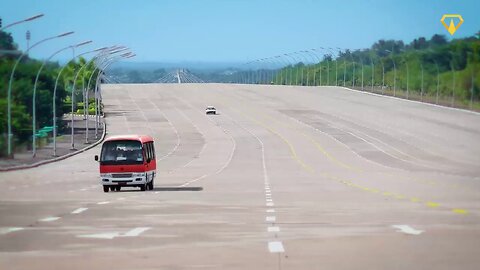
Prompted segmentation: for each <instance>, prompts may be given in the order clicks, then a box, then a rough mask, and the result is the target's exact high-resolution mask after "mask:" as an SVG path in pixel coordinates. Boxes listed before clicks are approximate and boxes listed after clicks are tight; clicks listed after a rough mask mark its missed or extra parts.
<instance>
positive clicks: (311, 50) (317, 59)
mask: <svg viewBox="0 0 480 270" xmlns="http://www.w3.org/2000/svg"><path fill="white" fill-rule="evenodd" d="M313 51H314V49H310V50H306V51H305V52H307V53H308V54H309V55H313V57H314V58H315V59H316V61H317V63H318V64H319V65H320V85H321V83H322V66H321V62H322V60H321V59H320V57H318V55H316V54H315V53H314V52H313ZM315 65H316V63H315V60H314V61H313V86H317V81H316V78H315V77H316V74H317V72H316V70H315Z"/></svg>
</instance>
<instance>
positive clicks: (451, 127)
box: [0, 84, 480, 270]
mask: <svg viewBox="0 0 480 270" xmlns="http://www.w3.org/2000/svg"><path fill="white" fill-rule="evenodd" d="M103 97H104V103H105V109H106V122H107V132H108V135H116V134H126V133H143V134H150V135H152V136H153V137H154V138H155V140H156V142H155V143H156V151H157V153H156V154H157V161H158V164H159V165H158V166H159V167H158V175H157V178H156V179H155V189H154V190H153V191H147V192H140V191H138V190H136V189H130V190H122V191H121V192H109V193H104V192H103V191H102V188H101V186H100V184H99V179H98V178H99V177H98V176H99V172H98V164H97V163H96V162H95V161H94V159H93V156H94V155H95V154H99V150H100V147H96V148H94V149H92V150H89V151H87V152H85V153H83V154H80V155H77V156H74V157H72V158H69V159H67V160H64V161H61V162H58V163H55V164H49V165H45V166H42V167H39V168H35V169H30V170H24V171H15V172H9V173H1V174H0V183H1V184H2V188H1V190H0V269H9V270H10V269H49V270H50V269H69V270H73V269H116V270H121V269H125V270H127V269H129V270H130V269H295V270H297V269H436V270H439V269H472V270H473V269H478V268H479V265H480V178H479V177H480V166H479V164H480V115H478V114H474V113H468V112H464V111H458V110H452V109H448V108H440V107H435V106H431V105H425V104H419V103H414V102H409V101H404V100H398V99H393V98H387V97H380V96H375V95H369V94H365V93H360V92H355V91H350V90H346V89H342V88H335V87H289V86H270V85H267V86H265V85H224V84H190V85H188V84H182V85H178V84H172V85H168V84H164V85H155V84H151V85H104V86H103ZM207 105H213V106H215V107H217V110H218V115H209V116H206V115H205V111H204V110H205V107H206V106H207Z"/></svg>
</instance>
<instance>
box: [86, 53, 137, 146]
mask: <svg viewBox="0 0 480 270" xmlns="http://www.w3.org/2000/svg"><path fill="white" fill-rule="evenodd" d="M133 56H135V54H132V53H131V52H128V53H124V54H122V55H119V56H117V57H118V58H120V57H124V58H130V57H133ZM111 59H113V58H107V57H105V59H103V63H100V64H97V65H96V66H95V69H94V70H93V72H92V74H91V75H90V78H89V79H88V83H87V88H86V89H87V94H86V101H87V102H86V104H87V105H86V106H87V108H88V98H89V97H88V89H90V82H91V80H92V78H93V75H94V74H95V72H96V71H97V70H99V72H98V73H97V78H98V77H99V74H100V69H101V68H100V66H101V65H102V64H104V63H106V62H107V61H109V60H111ZM96 87H97V84H95V88H94V93H95V138H98V122H99V116H98V108H97V106H98V102H97V101H98V100H97V91H96ZM88 133H89V132H88V118H87V120H86V121H85V143H88Z"/></svg>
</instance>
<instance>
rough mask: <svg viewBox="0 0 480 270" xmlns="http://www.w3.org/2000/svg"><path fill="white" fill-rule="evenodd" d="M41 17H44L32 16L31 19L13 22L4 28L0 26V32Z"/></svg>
mask: <svg viewBox="0 0 480 270" xmlns="http://www.w3.org/2000/svg"><path fill="white" fill-rule="evenodd" d="M43 16H44V14H38V15H35V16H32V17H29V18H26V19H23V20H21V21H17V22H13V23H11V24H7V25H5V26H4V27H1V26H0V31H5V30H6V29H7V28H10V27H12V26H14V25H17V24H21V23H24V22H30V21H33V20H35V19H38V18H41V17H43Z"/></svg>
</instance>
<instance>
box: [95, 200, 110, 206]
mask: <svg viewBox="0 0 480 270" xmlns="http://www.w3.org/2000/svg"><path fill="white" fill-rule="evenodd" d="M109 203H110V202H109V201H105V202H98V203H97V204H99V205H102V204H109Z"/></svg>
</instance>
